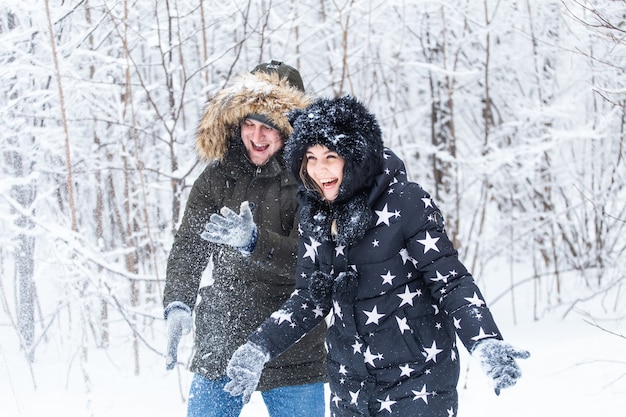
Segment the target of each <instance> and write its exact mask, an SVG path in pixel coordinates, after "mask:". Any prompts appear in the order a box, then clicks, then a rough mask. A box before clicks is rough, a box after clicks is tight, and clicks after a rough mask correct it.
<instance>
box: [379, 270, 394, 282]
mask: <svg viewBox="0 0 626 417" xmlns="http://www.w3.org/2000/svg"><path fill="white" fill-rule="evenodd" d="M380 277H381V278H382V279H383V284H389V285H393V279H394V278H395V277H396V276H395V275H391V271H387V273H386V274H385V275H381V276H380Z"/></svg>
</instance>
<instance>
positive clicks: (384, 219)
mask: <svg viewBox="0 0 626 417" xmlns="http://www.w3.org/2000/svg"><path fill="white" fill-rule="evenodd" d="M374 211H375V213H376V215H377V216H378V220H377V221H376V226H378V225H379V224H381V223H385V224H386V225H387V226H389V218H391V217H392V216H393V215H394V214H393V213H390V212H389V211H388V210H387V204H385V207H383V209H382V210H374Z"/></svg>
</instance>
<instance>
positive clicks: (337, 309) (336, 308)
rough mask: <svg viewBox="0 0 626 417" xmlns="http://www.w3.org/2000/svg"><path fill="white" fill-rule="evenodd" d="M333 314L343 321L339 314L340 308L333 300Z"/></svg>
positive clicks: (341, 314)
mask: <svg viewBox="0 0 626 417" xmlns="http://www.w3.org/2000/svg"><path fill="white" fill-rule="evenodd" d="M333 312H334V313H335V314H336V315H337V317H339V318H340V319H341V320H343V313H342V312H341V306H340V305H339V303H338V302H337V301H335V300H333Z"/></svg>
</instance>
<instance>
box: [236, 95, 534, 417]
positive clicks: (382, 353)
mask: <svg viewBox="0 0 626 417" xmlns="http://www.w3.org/2000/svg"><path fill="white" fill-rule="evenodd" d="M290 120H291V122H292V125H293V127H294V131H293V133H292V136H291V137H290V139H289V141H288V142H287V145H286V149H285V159H286V163H287V166H288V168H289V169H290V170H291V171H292V172H294V174H296V175H297V176H298V177H299V182H300V188H299V194H298V197H299V203H300V207H301V208H300V227H299V228H300V241H299V257H298V265H297V271H296V273H297V283H296V291H295V292H294V293H293V294H292V295H291V297H290V299H289V300H288V301H287V302H286V303H285V304H283V306H282V308H281V309H280V310H278V311H277V312H275V313H274V314H272V316H271V317H270V318H268V319H267V320H266V321H265V322H264V323H263V324H262V325H261V326H260V327H259V329H257V331H256V332H255V333H253V334H252V335H251V336H250V337H249V339H248V342H247V343H246V344H245V345H243V346H242V347H240V348H239V349H238V350H237V351H236V352H235V354H234V355H233V357H232V358H231V360H230V363H229V365H228V368H227V374H228V376H229V377H230V378H232V380H231V382H229V383H228V384H227V385H226V387H225V389H226V390H228V391H229V392H230V393H231V394H233V395H239V394H241V393H244V394H245V393H247V392H250V390H254V387H255V384H256V380H257V375H258V372H259V369H260V368H262V366H263V362H264V361H266V360H269V359H273V358H275V357H276V356H277V355H279V354H280V353H281V352H283V351H284V350H285V349H287V348H288V347H289V346H290V345H291V344H292V343H293V342H294V341H296V340H298V339H299V338H300V337H302V336H303V335H304V334H306V333H307V332H308V331H309V330H310V329H312V328H313V327H314V326H315V324H317V323H318V322H319V321H320V320H322V318H323V317H324V316H325V315H326V313H328V312H331V313H332V314H331V316H330V326H329V329H328V332H327V336H326V342H327V346H328V357H327V366H328V372H329V378H330V389H331V397H330V400H331V401H330V407H331V415H333V416H374V415H378V414H379V413H381V414H384V415H394V416H443V417H450V416H455V415H457V403H458V400H457V392H456V385H457V382H458V377H459V369H460V367H459V360H458V359H459V356H458V351H457V347H456V336H457V335H458V336H459V338H460V340H461V341H462V342H463V344H464V345H465V346H466V348H467V349H468V350H469V351H470V352H472V355H474V356H476V357H477V358H478V360H479V361H480V363H481V365H482V367H483V369H484V370H485V371H486V373H487V374H488V375H489V376H490V377H492V378H493V381H494V388H495V390H496V393H499V390H500V389H501V388H506V387H508V386H511V385H513V384H514V383H515V382H516V380H517V378H519V376H520V370H519V367H518V366H517V363H516V362H515V358H526V357H528V356H529V354H528V352H526V351H523V350H518V349H515V348H513V347H512V346H510V345H508V344H507V343H504V342H503V341H502V336H501V334H500V331H499V330H498V328H497V326H496V324H495V322H494V320H493V318H492V316H491V313H490V312H489V309H488V308H487V307H486V305H485V301H484V299H483V297H482V295H481V293H480V290H479V289H478V287H477V286H476V284H475V283H474V280H473V278H472V276H471V275H470V273H469V272H468V271H467V269H466V268H465V267H464V266H463V264H462V263H461V262H460V261H459V260H458V258H457V252H456V250H455V249H454V247H453V246H452V243H451V242H450V240H449V239H448V237H447V235H446V232H445V230H444V222H443V217H442V215H441V213H440V211H439V210H438V208H437V206H436V205H435V203H434V202H433V200H432V199H431V197H430V195H429V194H428V193H426V192H425V191H424V190H423V189H422V188H421V187H420V186H419V185H418V184H416V183H414V182H410V181H408V180H407V177H406V173H405V168H404V164H403V162H402V161H401V160H400V159H398V157H397V156H396V155H394V154H393V153H392V152H391V151H390V150H389V149H386V148H384V147H383V142H382V135H381V130H380V127H379V126H378V123H377V122H376V119H375V117H374V116H373V115H372V114H370V113H369V112H368V111H367V109H366V108H365V107H364V106H363V105H362V104H361V103H360V102H358V101H357V100H356V99H354V98H352V97H342V98H337V99H331V100H327V99H323V100H318V101H316V102H314V103H312V104H310V105H309V106H308V107H307V108H305V109H304V110H296V111H293V112H292V113H291V116H290Z"/></svg>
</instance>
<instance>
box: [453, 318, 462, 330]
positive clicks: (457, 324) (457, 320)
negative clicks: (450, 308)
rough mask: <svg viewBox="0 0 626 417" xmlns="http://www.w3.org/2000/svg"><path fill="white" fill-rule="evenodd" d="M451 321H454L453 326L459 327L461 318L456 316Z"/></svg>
mask: <svg viewBox="0 0 626 417" xmlns="http://www.w3.org/2000/svg"><path fill="white" fill-rule="evenodd" d="M453 321H454V328H455V329H461V319H457V318H456V317H454V318H453Z"/></svg>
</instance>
